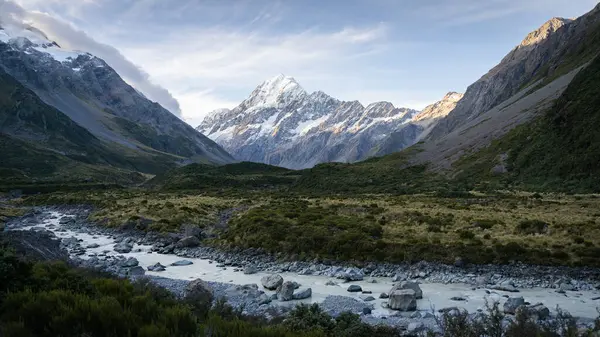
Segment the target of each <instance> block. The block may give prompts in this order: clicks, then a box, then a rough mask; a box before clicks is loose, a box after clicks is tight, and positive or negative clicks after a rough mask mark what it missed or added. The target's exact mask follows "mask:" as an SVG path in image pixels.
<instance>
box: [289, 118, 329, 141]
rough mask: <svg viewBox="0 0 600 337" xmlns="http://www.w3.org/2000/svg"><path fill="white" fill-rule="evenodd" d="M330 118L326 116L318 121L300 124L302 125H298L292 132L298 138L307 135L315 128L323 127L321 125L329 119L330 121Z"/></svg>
mask: <svg viewBox="0 0 600 337" xmlns="http://www.w3.org/2000/svg"><path fill="white" fill-rule="evenodd" d="M329 117H330V115H324V116H322V117H320V118H317V119H312V120H307V121H304V122H300V123H298V126H296V128H295V129H294V130H292V131H291V132H292V134H294V135H296V136H302V135H305V134H307V133H308V132H309V131H310V130H311V129H313V128H315V127H317V126H319V125H321V123H324V122H325V121H327V119H329Z"/></svg>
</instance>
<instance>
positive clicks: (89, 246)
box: [85, 243, 100, 249]
mask: <svg viewBox="0 0 600 337" xmlns="http://www.w3.org/2000/svg"><path fill="white" fill-rule="evenodd" d="M98 247H100V245H99V244H97V243H92V244H90V245H87V247H85V248H87V249H94V248H98Z"/></svg>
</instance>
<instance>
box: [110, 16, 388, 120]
mask: <svg viewBox="0 0 600 337" xmlns="http://www.w3.org/2000/svg"><path fill="white" fill-rule="evenodd" d="M386 35H387V27H386V25H385V24H376V25H373V26H370V27H362V28H356V27H348V28H344V29H340V30H335V31H325V32H324V31H318V30H314V29H313V30H305V31H301V32H297V33H281V34H272V32H261V31H240V30H233V29H226V28H222V27H217V28H203V29H202V28H200V29H199V28H194V29H187V30H184V31H181V30H180V31H177V32H174V33H173V34H164V35H162V36H161V37H157V38H156V39H154V40H153V41H151V42H149V43H147V44H144V43H140V44H138V45H131V44H130V45H123V46H120V50H122V52H123V53H124V54H125V55H126V56H127V57H128V58H130V59H133V60H136V62H137V63H138V64H140V65H141V66H143V67H144V68H145V69H152V78H153V79H154V80H156V81H157V82H159V83H163V84H165V85H167V86H168V87H169V88H170V89H171V90H172V92H173V93H174V96H175V97H176V98H177V99H178V100H179V101H180V102H182V101H183V100H185V101H186V104H185V105H184V104H183V103H182V106H183V108H184V109H183V114H184V118H185V119H189V120H199V119H202V116H203V115H205V114H206V113H207V112H209V111H211V110H213V109H214V108H217V106H214V103H218V102H229V100H227V99H223V98H221V97H219V96H216V95H215V93H216V92H226V91H236V92H240V91H242V90H243V92H244V97H245V95H248V94H249V93H250V91H251V88H253V87H255V86H256V85H258V84H260V82H261V81H262V80H265V79H267V78H269V77H271V76H274V75H276V74H279V73H285V74H287V75H291V76H295V77H296V79H297V80H298V81H299V82H300V83H301V84H302V85H307V89H310V90H317V89H319V90H324V91H327V85H323V84H324V83H323V80H327V81H334V80H336V77H337V76H336V74H339V73H340V72H341V71H344V72H345V71H346V70H347V69H348V68H352V67H353V66H352V64H355V62H356V59H357V58H362V57H367V56H372V55H373V54H378V53H382V52H384V51H385V50H386V46H387V44H386V43H385V40H386ZM157 46H160V47H157ZM344 68H345V69H344ZM354 68H356V67H355V66H354ZM356 71H359V70H356ZM332 94H335V93H332ZM240 100H241V99H240ZM237 103H239V101H238V102H237ZM222 107H228V106H227V105H226V106H218V108H222Z"/></svg>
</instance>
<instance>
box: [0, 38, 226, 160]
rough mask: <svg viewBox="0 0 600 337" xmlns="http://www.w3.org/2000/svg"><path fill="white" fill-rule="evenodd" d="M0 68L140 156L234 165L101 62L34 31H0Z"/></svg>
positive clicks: (95, 132) (106, 138) (100, 134)
mask: <svg viewBox="0 0 600 337" xmlns="http://www.w3.org/2000/svg"><path fill="white" fill-rule="evenodd" d="M0 64H2V68H3V70H4V71H6V73H8V74H9V75H10V76H11V77H12V78H14V79H15V80H17V81H18V82H20V83H21V84H22V85H24V86H25V87H27V88H28V89H30V90H32V91H33V92H35V94H36V95H37V96H38V97H39V98H40V99H41V100H42V101H43V102H44V103H45V104H47V105H50V106H52V107H54V108H56V109H57V110H59V111H60V112H62V113H63V114H64V115H66V116H67V117H68V118H69V119H71V120H72V121H74V122H75V123H77V125H78V126H80V127H83V128H84V129H86V130H87V131H89V132H90V133H91V134H93V135H94V136H95V137H97V138H99V139H101V140H103V141H106V142H109V143H113V144H115V145H116V144H118V145H120V146H125V147H127V148H128V149H130V150H131V151H136V152H137V151H139V153H140V154H146V153H148V151H150V152H152V151H153V150H155V151H159V152H162V153H163V154H167V155H165V158H171V157H170V156H169V155H168V154H170V155H174V156H176V159H172V160H176V161H181V158H182V157H183V158H189V159H190V160H196V159H203V160H206V161H208V162H212V163H215V164H225V163H231V162H233V161H234V160H233V158H232V157H231V156H230V155H229V154H228V153H227V152H226V151H224V150H223V149H222V148H221V147H220V146H218V145H217V144H216V143H214V142H213V141H212V140H210V139H208V138H207V137H205V136H204V135H202V134H200V133H199V132H197V131H196V130H194V128H192V127H191V126H189V125H188V124H186V123H185V122H184V121H182V120H181V119H179V118H178V117H177V116H175V115H173V114H172V113H171V112H169V111H168V110H167V109H165V108H163V107H162V106H161V105H159V104H157V103H155V102H152V101H150V100H149V99H147V98H146V97H145V96H144V95H143V94H141V93H140V92H139V91H137V90H136V89H134V88H133V87H131V86H130V85H129V84H127V83H126V82H125V81H124V80H123V79H122V78H121V76H120V75H119V74H118V73H117V72H116V71H115V70H114V69H112V68H111V67H110V66H109V65H108V63H106V62H105V61H104V60H102V59H100V58H98V57H96V56H94V55H92V54H89V53H85V52H79V51H70V50H67V49H65V48H61V47H60V46H59V45H58V44H56V43H54V42H52V41H49V40H48V38H47V36H46V35H45V34H43V33H42V32H41V31H39V30H36V31H35V32H34V31H30V30H27V29H23V30H22V31H18V30H12V29H11V30H10V31H7V30H4V29H2V27H0ZM111 146H112V145H111ZM58 150H60V149H58ZM161 158H162V157H161ZM137 169H139V167H138V168H137ZM148 170H152V169H151V168H148Z"/></svg>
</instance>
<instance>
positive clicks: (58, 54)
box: [33, 47, 82, 63]
mask: <svg viewBox="0 0 600 337" xmlns="http://www.w3.org/2000/svg"><path fill="white" fill-rule="evenodd" d="M33 49H35V50H37V51H40V52H42V53H46V54H48V55H50V56H52V58H53V59H55V60H57V61H58V62H61V63H62V62H64V61H67V60H74V59H76V58H77V56H79V55H80V54H82V53H79V52H75V51H67V50H64V49H61V48H58V47H33Z"/></svg>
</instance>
